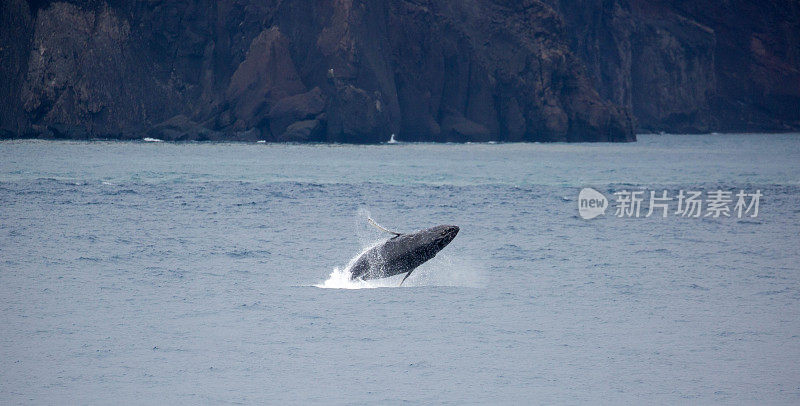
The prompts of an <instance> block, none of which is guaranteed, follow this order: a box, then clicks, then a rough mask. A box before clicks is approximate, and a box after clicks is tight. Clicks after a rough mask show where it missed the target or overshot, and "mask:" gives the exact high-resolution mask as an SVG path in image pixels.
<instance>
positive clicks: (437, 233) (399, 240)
mask: <svg viewBox="0 0 800 406" xmlns="http://www.w3.org/2000/svg"><path fill="white" fill-rule="evenodd" d="M458 230H459V228H458V227H457V226H447V225H442V226H436V227H431V228H428V229H425V230H422V231H417V232H414V233H410V234H399V233H396V234H397V235H395V237H393V238H391V239H389V240H387V241H386V242H384V243H383V244H379V245H376V246H375V247H373V248H371V249H370V250H368V251H367V252H365V253H363V254H361V256H360V257H359V258H358V259H357V260H356V261H355V263H353V266H352V267H351V268H350V272H351V276H350V279H362V280H366V279H379V278H387V277H390V276H394V275H399V274H402V273H405V274H406V276H405V278H403V281H405V280H406V278H408V276H409V275H411V272H413V271H414V269H416V268H417V267H418V266H420V265H422V264H423V263H425V261H428V260H429V259H431V258H433V257H435V256H436V254H438V253H439V251H441V250H442V248H444V247H446V246H447V244H450V241H453V238H456V234H458ZM400 283H401V284H402V283H403V282H400Z"/></svg>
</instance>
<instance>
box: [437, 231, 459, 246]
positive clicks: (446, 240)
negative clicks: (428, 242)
mask: <svg viewBox="0 0 800 406" xmlns="http://www.w3.org/2000/svg"><path fill="white" fill-rule="evenodd" d="M459 231H460V228H458V226H445V228H444V230H442V231H441V235H440V236H439V237H438V238H436V245H437V246H438V247H439V249H440V250H441V249H442V248H444V247H446V246H447V244H450V242H451V241H453V239H454V238H456V235H458V232H459Z"/></svg>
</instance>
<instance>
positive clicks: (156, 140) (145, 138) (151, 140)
mask: <svg viewBox="0 0 800 406" xmlns="http://www.w3.org/2000/svg"><path fill="white" fill-rule="evenodd" d="M142 141H144V142H164V140H160V139H158V138H150V137H144V138H142Z"/></svg>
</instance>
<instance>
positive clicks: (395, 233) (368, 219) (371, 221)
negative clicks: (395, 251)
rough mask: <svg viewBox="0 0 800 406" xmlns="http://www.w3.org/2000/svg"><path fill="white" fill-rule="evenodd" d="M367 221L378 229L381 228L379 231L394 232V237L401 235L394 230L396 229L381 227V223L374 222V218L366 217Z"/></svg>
mask: <svg viewBox="0 0 800 406" xmlns="http://www.w3.org/2000/svg"><path fill="white" fill-rule="evenodd" d="M367 221H369V223H370V224H372V225H373V226H374V227H375V228H377V229H378V230H381V231H384V232H387V233H389V234H394V236H395V237H399V236H401V235H402V234H401V233H398V232H396V231H391V230H387V229H385V228H383V227H381V225H380V224H378V223H376V222H375V220H373V219H371V218H367Z"/></svg>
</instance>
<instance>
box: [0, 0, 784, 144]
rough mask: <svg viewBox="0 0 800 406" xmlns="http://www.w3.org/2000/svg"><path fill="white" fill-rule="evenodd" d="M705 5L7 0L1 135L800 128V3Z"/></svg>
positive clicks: (334, 138) (543, 136) (420, 136)
mask: <svg viewBox="0 0 800 406" xmlns="http://www.w3.org/2000/svg"><path fill="white" fill-rule="evenodd" d="M706 6H708V8H704V7H703V5H700V4H698V3H696V2H688V1H687V2H681V1H675V2H661V3H659V2H655V3H654V2H647V3H646V4H645V3H644V2H641V4H640V3H639V2H637V1H633V2H629V1H627V0H602V1H600V2H586V1H578V2H560V1H556V0H553V1H539V0H522V1H510V0H316V1H292V0H267V1H263V0H262V1H252V0H218V1H214V0H195V1H188V0H173V1H157V0H150V1H131V0H129V1H124V0H107V1H103V0H94V1H84V2H72V1H67V2H51V1H20V0H5V1H3V2H2V3H0V61H2V64H0V77H2V80H0V97H2V99H3V100H4V101H3V103H1V104H0V137H19V136H23V137H31V136H42V137H55V138H58V137H65V138H141V137H143V136H151V137H155V138H162V139H170V140H221V139H231V140H259V139H264V140H270V141H298V142H306V141H324V142H356V143H365V142H381V141H385V140H388V139H389V137H390V135H391V134H392V133H394V134H397V136H396V138H397V139H400V140H406V141H421V140H428V141H488V140H501V141H631V140H633V139H634V136H633V131H634V128H635V126H636V125H637V123H638V125H639V127H640V128H644V129H649V130H664V131H709V130H715V129H718V130H752V129H766V130H789V129H797V128H800V103H799V102H798V101H800V81H798V77H799V76H798V70H797V68H798V66H800V65H799V64H798V58H799V57H800V56H799V55H800V52H798V46H800V45H798V43H799V42H800V41H798V39H797V38H798V36H797V34H798V17H797V16H798V10H797V3H796V2H792V1H791V0H785V1H774V2H771V4H770V5H769V7H767V6H763V7H762V6H749V5H748V4H746V3H744V2H738V3H737V2H733V3H728V2H725V3H724V4H722V5H720V4H717V3H714V4H708V5H706ZM754 15H755V16H758V18H752V16H754ZM740 20H747V21H740Z"/></svg>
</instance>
